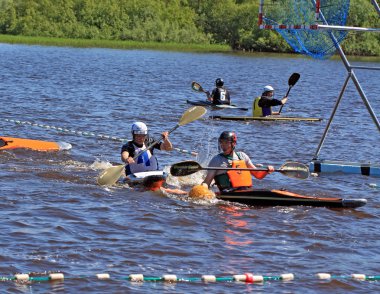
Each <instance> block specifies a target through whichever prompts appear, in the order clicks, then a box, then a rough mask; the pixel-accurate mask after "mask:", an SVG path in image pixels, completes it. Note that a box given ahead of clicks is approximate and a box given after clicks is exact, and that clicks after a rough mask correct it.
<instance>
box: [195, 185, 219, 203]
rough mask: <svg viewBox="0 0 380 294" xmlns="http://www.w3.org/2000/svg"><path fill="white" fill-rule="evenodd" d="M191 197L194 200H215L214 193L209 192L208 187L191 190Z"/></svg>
mask: <svg viewBox="0 0 380 294" xmlns="http://www.w3.org/2000/svg"><path fill="white" fill-rule="evenodd" d="M189 197H191V198H194V199H205V200H211V199H213V198H215V194H214V192H212V191H211V190H209V189H208V188H207V187H206V186H203V185H196V186H194V187H193V188H192V189H191V190H190V192H189Z"/></svg>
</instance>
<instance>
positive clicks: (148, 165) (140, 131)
mask: <svg viewBox="0 0 380 294" xmlns="http://www.w3.org/2000/svg"><path fill="white" fill-rule="evenodd" d="M131 133H132V138H133V139H132V140H131V141H128V142H127V143H126V144H124V145H123V146H122V147H121V160H122V161H123V162H125V163H128V164H127V165H126V166H125V174H126V175H130V174H133V173H138V172H146V171H153V170H158V161H157V158H156V157H155V156H154V155H153V149H158V150H165V151H170V150H172V149H173V146H172V143H171V142H170V141H169V133H168V132H163V133H162V134H161V135H162V138H163V141H162V142H160V143H157V144H155V145H154V146H153V147H152V148H151V149H150V150H148V151H146V152H144V153H142V154H141V155H140V156H139V157H138V158H137V159H135V160H134V159H133V157H134V156H135V155H137V154H138V153H140V152H141V151H142V150H145V149H146V148H147V146H149V145H150V144H152V143H153V142H154V139H153V138H149V136H148V127H147V126H146V124H144V123H143V122H135V123H133V125H132V128H131Z"/></svg>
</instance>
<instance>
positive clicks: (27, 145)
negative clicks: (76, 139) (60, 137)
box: [0, 137, 71, 151]
mask: <svg viewBox="0 0 380 294" xmlns="http://www.w3.org/2000/svg"><path fill="white" fill-rule="evenodd" d="M20 148H21V149H32V150H36V151H60V150H69V149H71V144H69V143H66V142H48V141H39V140H30V139H21V138H12V137H0V150H6V149H20Z"/></svg>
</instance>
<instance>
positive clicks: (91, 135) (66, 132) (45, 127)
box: [4, 118, 198, 156]
mask: <svg viewBox="0 0 380 294" xmlns="http://www.w3.org/2000/svg"><path fill="white" fill-rule="evenodd" d="M4 121H6V122H11V123H15V124H17V125H26V126H32V127H38V128H43V129H46V130H54V131H57V132H61V133H65V134H71V135H78V136H83V137H93V138H99V139H106V140H113V141H119V142H126V141H128V139H127V138H119V137H115V136H109V135H103V134H95V133H93V132H83V131H76V130H70V129H67V128H63V127H56V126H49V125H44V124H39V123H34V122H30V121H21V120H15V119H7V118H5V119H4ZM173 150H175V151H177V152H181V153H187V154H191V155H192V156H197V155H198V153H197V152H194V151H189V150H186V149H181V148H173Z"/></svg>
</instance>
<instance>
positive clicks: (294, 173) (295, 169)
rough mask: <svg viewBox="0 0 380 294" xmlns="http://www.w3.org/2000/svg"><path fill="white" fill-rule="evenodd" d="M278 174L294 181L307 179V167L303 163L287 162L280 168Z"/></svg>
mask: <svg viewBox="0 0 380 294" xmlns="http://www.w3.org/2000/svg"><path fill="white" fill-rule="evenodd" d="M280 172H281V173H283V174H285V175H286V176H288V177H289V178H295V179H303V180H304V179H307V178H308V177H309V167H308V166H307V165H305V164H303V163H299V162H293V161H289V162H286V163H284V164H283V165H282V166H281V167H280Z"/></svg>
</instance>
